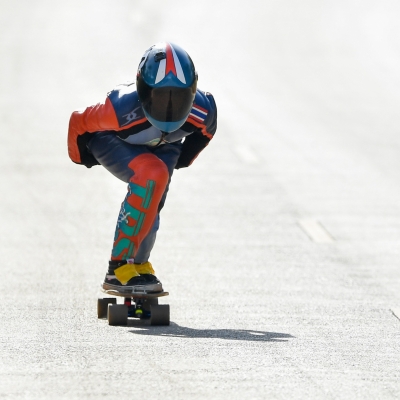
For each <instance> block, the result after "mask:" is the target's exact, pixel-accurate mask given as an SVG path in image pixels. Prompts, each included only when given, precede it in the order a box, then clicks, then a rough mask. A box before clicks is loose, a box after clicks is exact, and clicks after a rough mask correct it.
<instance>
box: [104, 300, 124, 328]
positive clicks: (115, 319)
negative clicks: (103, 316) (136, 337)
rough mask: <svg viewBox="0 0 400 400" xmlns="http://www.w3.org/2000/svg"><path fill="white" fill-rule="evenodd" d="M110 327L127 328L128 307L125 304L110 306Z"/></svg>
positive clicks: (108, 316) (108, 315)
mask: <svg viewBox="0 0 400 400" xmlns="http://www.w3.org/2000/svg"><path fill="white" fill-rule="evenodd" d="M107 318H108V325H112V326H126V325H127V324H128V307H127V306H126V305H125V304H109V305H108V313H107Z"/></svg>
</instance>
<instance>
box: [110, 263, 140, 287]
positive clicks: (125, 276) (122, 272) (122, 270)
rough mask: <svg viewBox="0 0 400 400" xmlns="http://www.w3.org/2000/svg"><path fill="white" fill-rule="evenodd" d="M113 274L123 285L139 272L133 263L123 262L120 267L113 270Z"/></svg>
mask: <svg viewBox="0 0 400 400" xmlns="http://www.w3.org/2000/svg"><path fill="white" fill-rule="evenodd" d="M114 274H115V276H116V277H117V279H118V280H119V281H120V282H121V283H122V284H123V285H125V284H126V283H127V282H128V281H129V280H130V279H132V278H134V277H135V276H139V273H138V272H137V271H136V268H135V264H125V265H123V266H122V267H119V268H117V269H116V270H114Z"/></svg>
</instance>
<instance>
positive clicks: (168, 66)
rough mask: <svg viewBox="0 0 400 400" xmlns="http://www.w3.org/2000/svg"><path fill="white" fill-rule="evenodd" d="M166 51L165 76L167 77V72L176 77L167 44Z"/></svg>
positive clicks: (170, 50)
mask: <svg viewBox="0 0 400 400" xmlns="http://www.w3.org/2000/svg"><path fill="white" fill-rule="evenodd" d="M166 50H167V63H166V66H165V75H167V74H168V73H169V72H172V73H173V74H174V75H175V76H176V68H175V61H174V55H173V54H172V49H171V45H170V44H169V43H167V46H166Z"/></svg>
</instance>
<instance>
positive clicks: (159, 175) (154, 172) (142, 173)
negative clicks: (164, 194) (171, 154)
mask: <svg viewBox="0 0 400 400" xmlns="http://www.w3.org/2000/svg"><path fill="white" fill-rule="evenodd" d="M128 166H129V168H130V169H131V170H132V171H133V172H134V175H133V176H132V178H131V181H132V182H134V183H136V184H139V185H140V183H142V184H143V186H145V182H147V181H148V180H152V181H154V182H155V183H156V185H157V186H161V187H164V189H165V187H166V186H167V184H168V180H169V173H168V168H167V166H166V165H165V164H164V162H163V161H161V160H160V159H159V158H158V157H157V156H155V155H154V154H141V155H140V156H137V157H135V158H134V159H133V160H132V161H131V162H130V163H129V165H128Z"/></svg>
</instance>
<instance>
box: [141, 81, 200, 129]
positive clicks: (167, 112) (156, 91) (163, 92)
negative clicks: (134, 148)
mask: <svg viewBox="0 0 400 400" xmlns="http://www.w3.org/2000/svg"><path fill="white" fill-rule="evenodd" d="M141 85H144V86H146V88H144V87H142V88H141V89H145V90H144V91H143V92H144V93H143V92H142V93H141V94H142V96H140V97H142V98H141V99H140V100H141V102H142V107H143V108H144V110H145V111H146V112H147V113H148V114H149V115H150V116H151V117H152V118H154V119H155V120H157V121H163V122H175V121H180V120H182V119H184V118H186V117H187V116H188V115H189V113H190V110H191V108H192V105H193V100H194V96H195V93H196V82H195V83H194V84H193V85H192V86H191V87H188V88H177V87H162V88H151V87H150V86H148V85H146V83H144V82H141ZM143 95H144V96H143Z"/></svg>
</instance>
